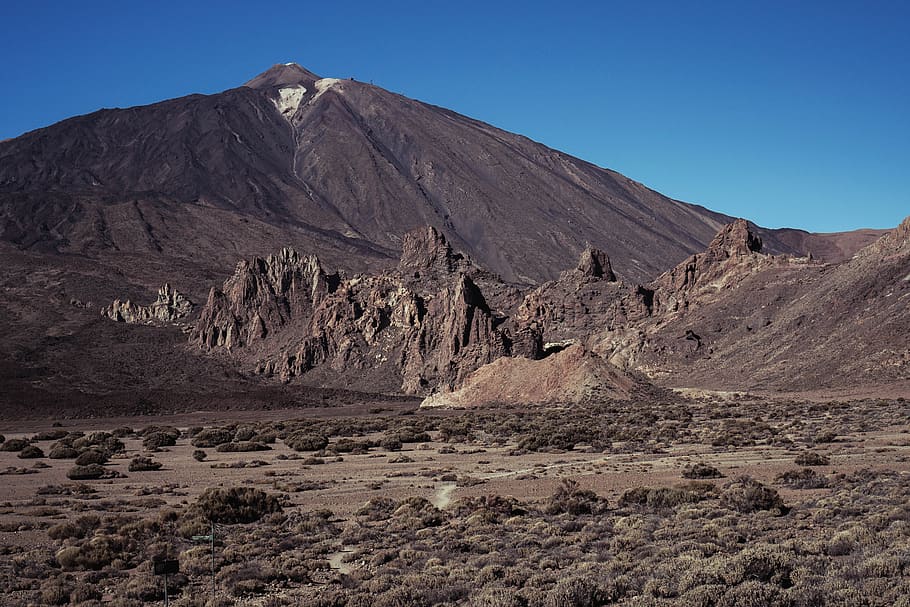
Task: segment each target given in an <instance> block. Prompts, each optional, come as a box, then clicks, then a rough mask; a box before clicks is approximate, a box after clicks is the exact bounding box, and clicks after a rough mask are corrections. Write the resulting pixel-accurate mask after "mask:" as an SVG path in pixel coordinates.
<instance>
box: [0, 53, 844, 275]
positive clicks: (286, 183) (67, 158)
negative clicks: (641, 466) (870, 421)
mask: <svg viewBox="0 0 910 607" xmlns="http://www.w3.org/2000/svg"><path fill="white" fill-rule="evenodd" d="M729 221H731V218H729V217H726V216H724V215H721V214H719V213H714V212H712V211H709V210H707V209H705V208H702V207H699V206H696V205H690V204H685V203H682V202H678V201H675V200H671V199H669V198H666V197H664V196H662V195H660V194H658V193H657V192H654V191H652V190H650V189H648V188H646V187H645V186H643V185H641V184H640V183H636V182H634V181H632V180H630V179H628V178H626V177H624V176H622V175H620V174H618V173H616V172H613V171H610V170H607V169H602V168H599V167H596V166H594V165H592V164H590V163H587V162H584V161H582V160H579V159H577V158H572V157H571V156H568V155H566V154H563V153H561V152H558V151H555V150H552V149H549V148H547V147H545V146H543V145H541V144H538V143H535V142H533V141H531V140H529V139H527V138H525V137H522V136H520V135H515V134H511V133H507V132H505V131H502V130H499V129H496V128H495V127H492V126H490V125H487V124H484V123H482V122H479V121H476V120H472V119H470V118H467V117H465V116H461V115H459V114H456V113H454V112H452V111H449V110H446V109H443V108H439V107H436V106H432V105H428V104H425V103H421V102H418V101H414V100H411V99H407V98H405V97H402V96H400V95H396V94H394V93H391V92H389V91H386V90H383V89H381V88H379V87H376V86H372V85H369V84H366V83H362V82H356V81H353V80H338V79H332V78H320V77H318V76H316V75H315V74H313V73H311V72H309V71H307V70H305V69H303V68H302V67H300V66H298V65H296V64H288V65H277V66H275V67H273V68H271V69H269V70H268V71H266V72H265V73H263V74H260V75H259V76H257V77H255V78H253V79H252V80H250V81H249V82H247V83H246V85H244V86H241V87H239V88H235V89H231V90H228V91H225V92H223V93H219V94H215V95H190V96H187V97H182V98H179V99H172V100H169V101H164V102H161V103H156V104H153V105H149V106H143V107H134V108H129V109H108V110H101V111H98V112H95V113H93V114H89V115H86V116H78V117H75V118H71V119H69V120H64V121H63V122H60V123H58V124H55V125H53V126H50V127H47V128H44V129H39V130H37V131H33V132H30V133H27V134H25V135H22V136H21V137H18V138H16V139H12V140H9V141H6V142H3V143H0V240H3V241H6V242H10V243H12V244H14V245H16V246H17V247H19V248H24V249H27V250H34V251H47V252H63V253H72V254H82V255H90V256H94V257H100V258H103V259H110V258H112V257H119V256H122V255H124V254H125V255H129V254H141V255H142V256H144V257H152V258H155V259H179V260H182V262H184V263H186V264H189V265H190V266H192V267H201V268H200V271H201V270H202V269H204V270H208V271H216V270H218V271H223V268H225V267H227V266H229V265H230V264H232V263H233V262H234V261H235V260H236V259H237V258H247V257H252V256H255V255H259V256H265V255H267V254H270V253H271V252H273V251H275V250H278V249H280V248H281V247H282V246H287V245H290V246H293V247H295V248H296V249H298V250H301V251H311V252H318V253H319V254H320V257H321V259H323V260H324V261H325V262H327V263H329V264H331V265H332V266H333V267H339V268H343V269H346V270H351V271H363V270H369V269H375V268H379V267H389V266H391V265H394V263H395V260H396V259H397V257H398V251H399V250H400V248H401V237H402V236H403V235H404V234H405V233H407V232H409V231H411V230H413V229H416V228H419V227H422V226H425V225H430V226H434V227H435V228H437V229H438V230H439V231H440V232H441V233H442V234H444V235H445V236H446V238H447V239H448V240H449V242H451V243H452V244H453V245H454V246H455V247H456V248H457V249H458V250H460V251H463V252H464V253H466V254H467V255H469V256H470V257H472V258H473V259H475V260H476V261H477V262H478V263H479V264H480V265H482V266H483V267H485V268H488V269H490V270H491V271H494V272H496V273H498V274H500V275H501V276H502V277H503V278H504V279H506V280H508V281H511V282H519V283H526V284H531V283H537V282H540V281H541V280H549V279H553V278H555V277H556V275H557V274H558V272H559V270H558V269H559V268H564V267H566V266H568V265H569V264H570V263H571V260H572V259H574V258H575V257H576V256H577V255H578V253H579V252H580V251H581V250H582V249H583V248H584V247H585V245H586V244H591V245H593V246H595V247H597V248H599V249H601V250H603V251H605V252H606V253H607V254H608V255H610V257H611V259H612V260H613V263H614V265H615V266H616V271H617V272H618V273H619V274H620V275H622V276H623V277H625V278H627V279H629V280H636V281H643V280H647V279H650V278H653V277H654V276H656V275H657V274H659V273H660V272H661V271H663V270H665V269H667V268H669V267H671V266H672V265H674V264H676V263H678V262H679V261H680V260H681V259H683V258H685V257H686V256H687V255H690V254H692V253H694V252H697V251H699V250H701V249H702V248H704V246H705V245H707V243H708V241H709V240H710V238H711V237H712V236H713V234H714V233H715V232H716V231H717V230H718V229H719V228H720V226H722V225H724V224H725V223H728V222H729ZM800 234H805V233H801V232H793V233H788V234H787V235H786V236H787V237H786V238H777V237H776V236H775V234H774V233H773V232H770V231H766V232H763V236H764V237H765V240H766V244H767V245H768V246H770V248H771V249H772V250H773V251H775V252H803V251H804V250H805V247H806V246H807V245H806V243H805V242H804V240H805V238H800V237H799V235H800ZM818 249H819V252H824V251H822V249H823V247H818ZM828 249H831V247H828ZM826 251H827V249H826ZM848 253H849V252H848ZM147 286H148V288H151V287H152V286H153V285H151V284H149V285H147ZM154 286H156V287H157V286H158V285H154Z"/></svg>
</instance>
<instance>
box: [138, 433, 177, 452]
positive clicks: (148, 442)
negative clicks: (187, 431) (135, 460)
mask: <svg viewBox="0 0 910 607" xmlns="http://www.w3.org/2000/svg"><path fill="white" fill-rule="evenodd" d="M178 436H179V434H178ZM176 444H177V436H174V435H173V434H171V433H168V432H150V433H148V434H146V435H145V436H144V438H143V439H142V446H143V447H144V448H145V449H147V450H149V451H155V450H157V449H161V448H162V447H173V446H174V445H176Z"/></svg>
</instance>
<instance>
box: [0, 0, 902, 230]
mask: <svg viewBox="0 0 910 607" xmlns="http://www.w3.org/2000/svg"><path fill="white" fill-rule="evenodd" d="M257 4H259V3H257ZM908 26H910V2H896V1H895V2H886V1H881V2H877V1H868V2H859V1H857V2H838V1H829V2H777V1H755V2H739V1H729V0H728V1H724V2H694V1H693V2H678V1H676V2H647V1H639V2H632V1H630V2H572V1H564V2H559V3H554V2H535V1H525V2H490V1H489V0H488V1H486V2H474V1H471V0H467V1H463V2H457V3H456V2H452V3H443V2H427V1H424V2H396V1H394V0H389V1H386V2H357V1H354V2H350V1H349V2H344V3H329V2H318V3H317V2H284V1H282V0H273V1H271V2H268V3H261V4H259V6H255V5H254V4H253V3H249V2H231V1H224V2H217V3H216V2H193V3H188V2H179V3H178V2H169V1H161V2H155V3H130V2H122V0H121V1H119V2H108V1H96V2H92V1H87V2H79V3H76V2H53V1H51V2H40V3H38V2H35V3H26V2H18V3H13V2H5V3H3V6H2V7H0V53H2V54H0V56H2V57H3V68H4V69H3V76H2V81H3V87H2V90H0V92H2V94H0V139H3V138H8V137H15V136H17V135H19V134H21V133H23V132H25V131H28V130H31V129H35V128H38V127H41V126H45V125H48V124H51V123H53V122H56V121H58V120H61V119H63V118H66V117H68V116H71V115H75V114H82V113H87V112H91V111H94V110H96V109H99V108H101V107H127V106H131V105H138V104H146V103H152V102H155V101H158V100H162V99H166V98H171V97H178V96H182V95H185V94H189V93H193V92H200V93H213V92H217V91H220V90H224V89H227V88H231V87H234V86H238V85H240V84H242V83H243V82H244V81H246V80H247V79H249V78H251V77H252V76H254V75H255V74H257V73H259V72H261V71H264V70H265V69H267V68H268V67H269V66H270V65H272V64H274V63H279V62H287V61H296V62H298V63H300V64H301V65H303V66H304V67H307V68H308V69H310V70H311V71H313V72H316V73H317V74H320V75H323V76H336V77H349V76H353V77H355V78H357V79H359V80H365V81H373V82H374V83H375V84H377V85H380V86H383V87H385V88H387V89H390V90H393V91H396V92H399V93H402V94H404V95H407V96H409V97H414V98H417V99H421V100H423V101H427V102H430V103H434V104H437V105H442V106H445V107H449V108H451V109H453V110H455V111H458V112H460V113H463V114H467V115H469V116H472V117H475V118H479V119H481V120H484V121H486V122H490V123H492V124H494V125H496V126H498V127H501V128H504V129H507V130H510V131H514V132H518V133H521V134H523V135H527V136H528V137H531V138H532V139H535V140H537V141H540V142H542V143H545V144H547V145H549V146H551V147H554V148H557V149H560V150H563V151H566V152H568V153H570V154H572V155H575V156H578V157H581V158H583V159H585V160H588V161H590V162H593V163H595V164H598V165H600V166H604V167H609V168H612V169H615V170H618V171H620V172H622V173H624V174H626V175H628V176H629V177H631V178H633V179H636V180H638V181H641V182H643V183H644V184H646V185H648V186H649V187H652V188H654V189H656V190H658V191H661V192H663V193H664V194H667V195H669V196H672V197H674V198H678V199H681V200H685V201H687V202H694V203H698V204H703V205H705V206H707V207H709V208H712V209H715V210H718V211H722V212H725V213H728V214H731V215H736V216H743V217H747V218H749V219H752V220H754V221H756V222H757V223H759V224H762V225H766V226H769V227H780V226H793V227H800V228H805V229H810V230H813V231H836V230H845V229H853V228H859V227H882V228H883V227H890V226H894V225H896V224H897V223H898V222H899V221H900V220H901V219H902V218H903V217H904V216H906V215H910V194H908V192H910V188H908V184H907V180H908V176H910V36H908V35H907V33H906V32H907V30H908Z"/></svg>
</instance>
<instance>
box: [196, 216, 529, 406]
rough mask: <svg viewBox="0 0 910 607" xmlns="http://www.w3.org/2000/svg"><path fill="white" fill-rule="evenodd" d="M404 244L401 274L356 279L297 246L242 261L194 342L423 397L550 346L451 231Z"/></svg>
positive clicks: (288, 370)
mask: <svg viewBox="0 0 910 607" xmlns="http://www.w3.org/2000/svg"><path fill="white" fill-rule="evenodd" d="M403 248H404V254H403V255H402V259H401V262H400V263H399V265H398V269H397V270H396V271H394V272H385V273H382V274H379V275H372V276H370V275H357V276H354V277H352V278H343V277H341V276H339V275H337V274H332V275H329V274H327V273H326V272H325V271H324V270H323V269H322V267H321V266H320V264H319V261H318V259H316V258H315V257H313V256H304V257H301V256H300V255H299V254H297V253H296V252H295V251H292V250H290V249H284V250H282V252H281V253H280V254H278V255H275V256H270V257H268V258H266V259H261V258H257V259H254V260H252V261H251V262H241V263H240V264H239V265H238V266H237V270H236V271H235V273H234V275H233V276H232V277H231V278H229V279H228V280H227V281H226V282H225V284H224V286H223V287H222V288H221V289H212V291H211V293H210V295H209V298H208V302H207V303H206V305H205V307H204V309H203V310H202V312H201V314H200V319H199V322H198V324H197V327H196V330H195V331H194V333H193V341H194V342H195V343H197V344H198V345H200V346H201V347H202V348H203V349H206V350H216V349H221V348H224V349H226V350H229V351H234V352H235V353H236V355H237V356H238V357H239V358H241V359H242V360H244V361H247V363H248V364H252V365H253V367H254V368H255V370H256V371H257V372H259V373H261V374H264V375H270V376H278V377H280V378H283V379H289V378H291V377H295V376H304V375H308V374H311V372H314V371H316V372H317V375H318V377H319V378H320V379H322V380H325V381H329V382H332V381H336V382H337V381H343V378H344V377H345V376H346V375H350V374H355V373H356V374H357V375H358V376H359V377H361V378H365V379H366V378H368V381H371V382H372V385H373V387H374V388H375V387H377V386H381V387H382V388H384V389H387V390H400V391H403V392H405V393H418V394H419V393H426V392H429V391H432V390H435V389H438V388H440V387H443V388H446V389H451V388H453V387H455V386H457V385H458V384H459V383H460V382H461V381H462V379H463V378H464V377H465V376H466V375H467V374H468V373H470V372H471V371H473V370H474V369H476V368H478V367H480V366H482V365H484V364H487V363H489V362H492V361H493V360H495V359H497V358H499V357H501V356H527V357H531V358H534V357H537V356H539V355H540V352H541V336H540V333H539V331H537V330H536V327H535V326H533V325H532V324H528V323H525V324H516V323H515V322H513V321H511V320H510V319H509V318H507V317H506V316H505V315H502V314H500V313H498V312H496V311H495V310H494V309H493V308H491V306H490V305H489V304H488V302H487V300H486V298H485V297H484V295H483V293H482V292H481V289H480V287H479V286H478V285H477V284H476V283H475V282H474V280H472V278H471V275H472V274H476V275H477V276H479V277H481V278H483V279H484V280H485V281H487V282H492V281H493V279H492V278H491V275H489V273H485V272H483V271H482V270H479V269H476V268H474V267H473V264H471V263H470V261H468V260H466V259H465V258H464V257H463V256H461V255H458V254H456V253H454V252H453V251H452V249H451V247H450V246H449V245H448V243H447V242H446V240H445V238H444V237H443V236H442V235H441V234H440V233H439V232H437V231H436V230H434V229H432V228H426V229H420V230H417V231H415V232H414V233H410V234H408V235H406V237H405V239H404V247H403ZM505 299H507V298H505ZM332 375H334V376H335V377H334V379H332V377H331V376H332ZM348 381H350V380H348ZM375 382H379V383H378V384H377V383H375Z"/></svg>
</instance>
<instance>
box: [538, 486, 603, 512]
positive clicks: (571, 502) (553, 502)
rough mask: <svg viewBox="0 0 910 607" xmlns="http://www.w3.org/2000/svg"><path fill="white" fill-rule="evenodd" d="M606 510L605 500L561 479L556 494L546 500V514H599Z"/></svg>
mask: <svg viewBox="0 0 910 607" xmlns="http://www.w3.org/2000/svg"><path fill="white" fill-rule="evenodd" d="M607 508H608V504H607V500H605V499H604V498H602V497H600V496H599V495H597V494H596V493H594V492H593V491H590V490H588V489H579V488H578V483H576V482H575V481H573V480H571V479H563V481H562V482H561V483H560V484H559V487H557V488H556V492H555V493H554V494H553V495H551V496H550V498H549V499H548V500H547V504H546V507H545V510H546V512H547V513H548V514H571V515H573V516H578V515H580V514H601V513H603V512H606V511H607Z"/></svg>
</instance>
